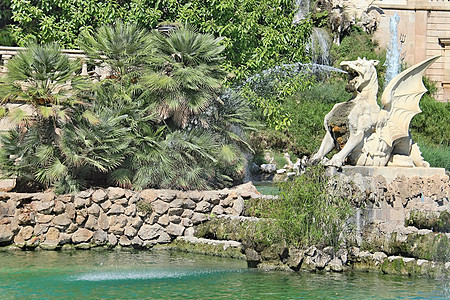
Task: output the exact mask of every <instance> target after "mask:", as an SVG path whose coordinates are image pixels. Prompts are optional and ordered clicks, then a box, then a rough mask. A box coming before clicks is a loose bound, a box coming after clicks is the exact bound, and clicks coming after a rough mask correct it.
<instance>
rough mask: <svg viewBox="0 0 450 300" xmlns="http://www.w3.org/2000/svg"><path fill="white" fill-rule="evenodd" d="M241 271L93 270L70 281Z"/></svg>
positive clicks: (162, 277) (158, 277)
mask: <svg viewBox="0 0 450 300" xmlns="http://www.w3.org/2000/svg"><path fill="white" fill-rule="evenodd" d="M229 272H239V270H204V271H199V270H195V271H184V270H177V271H173V270H152V271H136V270H121V271H107V272H95V271H94V272H91V273H84V274H80V275H73V276H70V277H69V279H68V280H69V281H109V280H148V279H164V278H182V277H188V276H199V275H208V274H217V273H229Z"/></svg>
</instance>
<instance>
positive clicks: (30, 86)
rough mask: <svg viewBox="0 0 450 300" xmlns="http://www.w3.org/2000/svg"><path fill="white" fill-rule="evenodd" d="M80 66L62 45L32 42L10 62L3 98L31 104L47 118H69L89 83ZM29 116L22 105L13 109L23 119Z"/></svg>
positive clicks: (17, 117)
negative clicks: (62, 50) (71, 108)
mask: <svg viewBox="0 0 450 300" xmlns="http://www.w3.org/2000/svg"><path fill="white" fill-rule="evenodd" d="M79 69H80V63H79V61H71V60H70V59H69V57H68V56H67V55H65V54H63V53H61V51H60V49H59V47H58V45H56V44H45V45H37V44H30V45H29V46H28V48H27V49H26V50H24V51H20V52H19V53H18V54H17V55H16V56H14V58H13V59H11V61H10V62H9V63H8V73H7V76H6V79H5V82H4V83H3V84H2V85H1V90H2V98H3V101H2V102H3V103H5V102H23V103H26V104H29V105H31V107H32V108H33V110H34V111H35V113H36V114H38V115H39V116H40V117H43V118H52V117H55V118H62V119H64V118H68V112H69V111H70V107H71V106H72V105H73V104H74V103H79V102H80V92H82V91H85V90H86V89H87V88H88V87H89V81H88V80H87V78H85V77H83V76H80V75H77V72H78V70H79ZM26 116H27V115H26V114H25V113H24V112H23V111H21V110H20V109H16V110H14V111H11V112H10V117H11V119H12V120H17V121H19V122H20V121H22V120H23V119H24V118H25V117H26Z"/></svg>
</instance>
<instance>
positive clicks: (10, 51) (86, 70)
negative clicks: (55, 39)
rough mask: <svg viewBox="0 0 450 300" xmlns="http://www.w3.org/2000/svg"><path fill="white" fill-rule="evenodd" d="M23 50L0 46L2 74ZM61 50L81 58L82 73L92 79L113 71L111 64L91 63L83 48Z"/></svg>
mask: <svg viewBox="0 0 450 300" xmlns="http://www.w3.org/2000/svg"><path fill="white" fill-rule="evenodd" d="M23 50H26V48H22V47H7V46H0V76H1V75H4V74H6V72H7V70H8V62H9V60H10V59H11V58H13V57H14V55H16V54H17V53H18V52H19V51H23ZM61 52H62V53H64V54H66V55H67V56H68V57H69V59H71V60H77V59H78V60H80V62H81V75H84V76H89V77H90V78H91V79H92V80H99V79H100V80H101V79H105V78H106V77H107V76H109V75H110V73H111V69H110V67H109V66H97V65H95V66H94V65H91V64H90V63H89V60H88V58H87V56H86V55H85V54H84V52H83V51H81V50H68V49H63V50H61Z"/></svg>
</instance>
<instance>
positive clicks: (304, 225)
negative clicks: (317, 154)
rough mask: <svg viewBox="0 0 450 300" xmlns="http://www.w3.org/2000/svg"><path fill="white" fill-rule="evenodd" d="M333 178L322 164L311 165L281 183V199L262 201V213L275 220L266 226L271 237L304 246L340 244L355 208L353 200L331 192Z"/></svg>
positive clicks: (260, 208) (259, 210)
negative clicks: (271, 224)
mask: <svg viewBox="0 0 450 300" xmlns="http://www.w3.org/2000/svg"><path fill="white" fill-rule="evenodd" d="M329 180H330V177H328V176H327V175H326V174H325V169H324V168H323V167H322V166H317V167H313V168H309V169H308V170H307V171H306V173H305V174H303V175H301V176H298V177H296V178H295V179H294V180H293V181H288V182H285V183H282V184H281V185H280V186H279V187H280V194H279V199H276V200H270V201H268V202H267V203H265V204H259V205H258V214H259V215H261V216H262V217H266V218H270V219H273V220H274V224H273V226H269V227H267V228H264V230H267V233H266V234H267V237H268V239H269V240H272V241H280V240H285V241H286V242H287V243H289V244H294V245H298V244H300V245H301V246H304V247H306V246H309V245H319V246H325V245H333V246H337V245H338V242H339V236H340V234H341V233H342V232H343V230H344V229H345V227H346V220H347V219H348V218H349V217H350V216H351V214H352V207H351V204H350V200H349V199H345V198H341V197H337V196H335V195H333V194H332V193H330V187H329V185H328V183H329Z"/></svg>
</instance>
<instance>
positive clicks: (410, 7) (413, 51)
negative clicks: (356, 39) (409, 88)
mask: <svg viewBox="0 0 450 300" xmlns="http://www.w3.org/2000/svg"><path fill="white" fill-rule="evenodd" d="M371 7H372V9H370V8H369V10H370V14H371V15H372V16H374V17H376V18H377V20H378V26H377V30H376V31H375V37H376V39H377V40H378V41H379V42H380V46H381V47H386V46H387V45H388V44H389V38H390V29H389V19H390V17H391V16H393V15H394V13H397V14H398V15H399V17H400V22H399V24H398V34H399V40H402V41H404V42H403V43H402V44H403V48H402V58H403V59H404V60H403V61H404V62H405V63H406V64H408V65H410V66H411V65H413V64H416V63H418V62H420V61H422V60H425V59H426V58H429V57H432V56H435V55H441V56H442V57H441V58H440V59H439V60H437V61H436V62H435V63H434V64H433V65H431V67H430V68H429V69H428V70H427V72H426V75H427V76H428V77H429V78H430V79H431V80H433V81H435V82H436V84H437V87H438V94H437V95H436V97H437V99H438V100H439V101H445V102H448V101H450V1H449V0H379V1H374V2H373V3H372V6H371ZM401 36H402V37H401Z"/></svg>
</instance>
